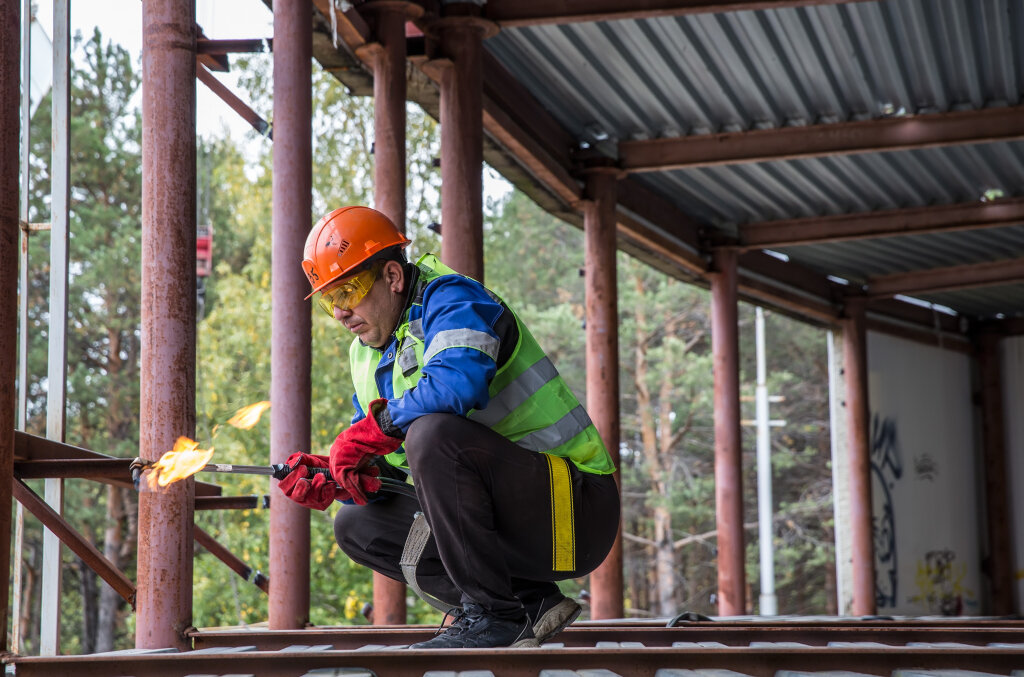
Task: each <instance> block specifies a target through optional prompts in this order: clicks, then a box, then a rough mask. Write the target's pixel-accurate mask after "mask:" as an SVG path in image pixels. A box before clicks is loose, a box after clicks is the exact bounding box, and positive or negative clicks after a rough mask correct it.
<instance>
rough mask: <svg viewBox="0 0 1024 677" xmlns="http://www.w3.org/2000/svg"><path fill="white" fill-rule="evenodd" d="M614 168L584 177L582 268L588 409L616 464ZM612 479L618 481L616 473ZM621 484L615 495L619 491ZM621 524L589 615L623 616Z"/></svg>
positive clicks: (595, 578)
mask: <svg viewBox="0 0 1024 677" xmlns="http://www.w3.org/2000/svg"><path fill="white" fill-rule="evenodd" d="M618 174H619V172H618V170H616V169H611V168H608V169H593V170H591V171H590V172H589V174H588V175H587V190H586V196H587V200H586V201H585V202H584V203H583V224H584V225H583V250H584V261H586V266H585V268H584V274H585V276H586V280H585V284H586V293H585V294H584V297H585V299H586V350H587V359H586V372H587V411H588V412H589V414H590V418H591V419H592V420H593V421H594V425H595V427H596V428H597V431H598V432H599V433H600V434H601V439H602V440H603V441H604V445H605V447H607V448H608V453H609V454H611V457H612V462H613V463H614V464H615V466H616V467H618V466H619V435H620V431H619V428H620V416H619V311H618V289H617V287H616V284H617V283H616V263H615V251H616V247H615V203H616V191H617V188H616V182H617V180H618ZM615 481H616V482H617V483H621V474H620V473H619V472H618V471H616V474H615ZM621 491H622V488H621V484H620V486H619V492H620V493H621ZM622 590H623V572H622V521H621V519H620V521H619V527H618V535H617V536H616V537H615V542H614V543H613V544H612V549H611V552H609V553H608V556H607V557H605V560H604V562H602V563H601V566H599V567H598V568H597V569H596V570H595V571H594V572H592V573H591V574H590V593H591V603H590V617H591V618H594V619H602V618H622V617H623V616H625V610H624V608H623V595H622Z"/></svg>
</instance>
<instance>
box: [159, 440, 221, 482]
mask: <svg viewBox="0 0 1024 677" xmlns="http://www.w3.org/2000/svg"><path fill="white" fill-rule="evenodd" d="M212 456H213V447H210V448H209V449H200V448H199V443H198V442H196V441H194V440H190V439H189V438H187V437H179V438H178V440H177V441H176V442H175V443H174V449H172V450H171V451H168V452H166V453H165V454H164V455H163V456H161V457H160V460H159V461H157V462H156V463H154V464H153V465H152V466H150V469H149V478H148V481H149V488H150V489H153V490H155V489H156V487H157V485H159V486H161V487H166V486H167V485H168V484H170V483H171V482H177V481H178V480H183V479H185V478H186V477H191V476H192V475H195V474H196V473H197V472H199V471H200V470H202V468H203V466H204V465H206V464H207V463H209V461H210V457H212Z"/></svg>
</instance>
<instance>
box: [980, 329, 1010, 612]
mask: <svg viewBox="0 0 1024 677" xmlns="http://www.w3.org/2000/svg"><path fill="white" fill-rule="evenodd" d="M1000 338H1001V337H1000V336H999V335H998V334H995V333H993V332H982V333H981V334H979V335H978V336H977V338H976V350H977V353H976V355H977V360H978V374H979V377H980V378H979V380H980V386H981V387H980V388H979V391H980V394H981V437H982V455H983V457H984V464H983V472H984V480H985V521H986V525H987V527H988V547H989V552H988V558H987V559H988V561H989V563H990V564H989V576H990V577H991V586H992V589H991V591H990V593H989V595H990V597H991V599H992V609H991V612H990V613H992V614H995V615H997V616H1007V615H1009V614H1012V613H1014V610H1015V608H1019V607H1017V606H1016V605H1017V604H1019V603H1020V600H1014V597H1015V592H1016V585H1015V584H1014V583H1015V581H1014V571H1013V544H1012V541H1013V536H1012V534H1011V531H1010V523H1011V512H1010V500H1009V490H1008V488H1007V478H1008V475H1007V470H1008V469H1007V463H1006V425H1005V420H1004V418H1003V417H1004V409H1003V371H1002V368H1001V362H1000V355H999V340H1000Z"/></svg>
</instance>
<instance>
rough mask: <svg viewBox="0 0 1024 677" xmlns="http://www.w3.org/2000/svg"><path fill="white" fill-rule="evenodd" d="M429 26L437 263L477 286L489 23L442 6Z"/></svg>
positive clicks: (463, 9) (471, 10)
mask: <svg viewBox="0 0 1024 677" xmlns="http://www.w3.org/2000/svg"><path fill="white" fill-rule="evenodd" d="M445 10H446V12H445V18H443V19H440V20H438V21H437V22H435V23H434V24H433V25H432V26H431V30H432V31H436V32H437V34H438V36H439V37H440V48H441V53H442V56H443V57H445V58H447V59H448V60H450V61H451V65H450V66H448V67H446V68H443V69H442V70H441V87H440V89H441V106H440V107H441V115H440V117H441V260H442V261H444V262H445V263H446V264H447V265H449V266H451V267H452V268H454V269H455V270H457V271H459V272H460V273H462V274H464V275H468V276H469V277H472V278H473V279H476V280H479V281H481V282H483V279H484V234H483V163H484V147H483V141H484V122H483V84H482V65H481V63H482V59H483V39H484V37H486V36H488V35H489V32H490V31H491V30H492V27H493V24H490V23H489V22H486V21H483V20H481V19H480V18H479V16H478V14H479V7H477V6H476V5H475V4H471V3H451V4H446V5H445Z"/></svg>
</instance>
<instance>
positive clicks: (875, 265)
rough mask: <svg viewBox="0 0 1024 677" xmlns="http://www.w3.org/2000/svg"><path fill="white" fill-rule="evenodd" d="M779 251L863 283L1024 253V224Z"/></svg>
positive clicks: (794, 258)
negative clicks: (874, 279)
mask: <svg viewBox="0 0 1024 677" xmlns="http://www.w3.org/2000/svg"><path fill="white" fill-rule="evenodd" d="M778 251H779V252H780V253H783V254H785V255H786V256H789V257H790V260H792V261H794V262H797V263H800V264H801V265H804V266H806V267H808V268H812V269H814V270H817V271H819V272H821V273H823V274H831V275H836V276H838V277H843V278H845V279H847V280H850V281H851V282H858V283H862V282H864V281H865V279H866V278H869V277H876V276H879V275H890V274H894V273H903V272H907V271H912V270H920V269H926V268H942V267H947V266H957V265H963V264H968V263H982V262H985V261H998V260H1002V259H1010V258H1016V257H1024V225H1021V226H1006V227H1003V228H987V229H982V230H965V231H955V232H949V233H931V234H928V235H905V236H900V237H886V238H878V239H873V240H852V241H848V242H830V243H826V244H819V245H814V246H813V247H786V248H783V249H779V250H778Z"/></svg>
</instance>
